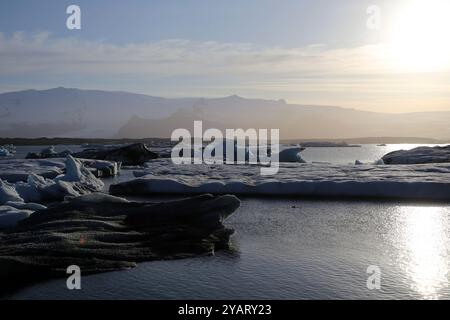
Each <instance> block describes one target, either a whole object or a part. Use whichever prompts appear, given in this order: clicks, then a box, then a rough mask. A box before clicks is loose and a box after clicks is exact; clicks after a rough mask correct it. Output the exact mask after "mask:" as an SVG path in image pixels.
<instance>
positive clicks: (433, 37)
mask: <svg viewBox="0 0 450 320" xmlns="http://www.w3.org/2000/svg"><path fill="white" fill-rule="evenodd" d="M389 34H390V36H389V38H390V39H389V42H390V48H391V50H392V56H393V58H394V64H395V65H396V67H397V68H400V69H402V70H404V71H418V72H421V71H425V72H428V71H444V70H446V69H447V68H448V67H450V0H409V1H407V2H406V4H405V6H404V7H402V8H400V10H399V11H398V14H397V16H396V17H395V18H394V23H393V24H392V26H391V29H390V30H389Z"/></svg>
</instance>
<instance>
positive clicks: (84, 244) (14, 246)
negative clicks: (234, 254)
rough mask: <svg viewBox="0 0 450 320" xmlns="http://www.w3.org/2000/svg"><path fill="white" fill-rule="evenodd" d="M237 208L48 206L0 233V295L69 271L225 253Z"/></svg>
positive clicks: (227, 200) (218, 199)
mask: <svg viewBox="0 0 450 320" xmlns="http://www.w3.org/2000/svg"><path fill="white" fill-rule="evenodd" d="M239 206H240V201H239V199H238V198H236V197H235V196H232V195H224V196H212V195H201V196H198V197H193V198H187V199H182V200H177V201H170V202H162V203H156V204H155V203H148V202H144V203H142V202H108V201H107V202H101V203H87V202H80V201H76V200H74V201H71V202H63V203H60V204H56V205H53V206H51V207H49V208H48V209H46V210H41V211H37V212H35V213H34V214H32V215H31V216H30V217H29V218H27V219H26V220H23V221H22V222H21V223H20V224H19V225H18V226H17V227H16V228H14V229H9V230H8V231H5V232H2V233H0V243H1V246H0V283H1V286H0V293H6V292H9V291H11V290H14V289H16V288H18V287H20V286H24V285H26V284H29V283H31V282H35V281H38V280H45V279H48V278H53V277H67V276H68V275H67V273H66V270H67V268H68V267H69V266H70V265H77V266H79V267H80V269H81V272H82V274H93V273H99V272H107V271H113V270H122V269H127V268H131V267H134V266H136V263H138V262H143V261H152V260H167V259H181V258H189V257H194V256H198V255H205V254H212V253H213V252H214V251H215V250H220V249H228V245H229V237H230V235H232V234H233V232H234V230H231V229H227V228H226V227H225V226H224V225H223V224H222V221H223V220H224V219H225V218H226V217H228V216H229V215H230V214H232V213H233V212H234V211H235V210H236V209H237V208H238V207H239Z"/></svg>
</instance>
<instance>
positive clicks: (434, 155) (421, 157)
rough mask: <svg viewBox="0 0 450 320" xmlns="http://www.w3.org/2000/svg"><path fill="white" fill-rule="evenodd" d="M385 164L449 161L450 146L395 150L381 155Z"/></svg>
mask: <svg viewBox="0 0 450 320" xmlns="http://www.w3.org/2000/svg"><path fill="white" fill-rule="evenodd" d="M383 161H384V162H385V163H386V164H423V163H450V146H443V147H441V146H436V147H418V148H414V149H411V150H397V151H393V152H390V153H388V154H386V155H385V156H384V157H383Z"/></svg>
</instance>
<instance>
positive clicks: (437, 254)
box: [395, 206, 448, 299]
mask: <svg viewBox="0 0 450 320" xmlns="http://www.w3.org/2000/svg"><path fill="white" fill-rule="evenodd" d="M398 210H399V215H398V220H397V230H398V233H397V236H398V239H395V240H397V241H400V242H401V244H399V249H400V250H401V251H400V255H399V260H400V261H399V263H400V265H401V266H402V267H403V268H404V270H405V272H406V274H407V275H408V276H409V277H410V279H411V289H412V290H414V291H416V292H417V293H418V294H420V295H421V296H422V297H423V298H424V299H438V298H439V297H440V296H441V295H440V291H441V290H442V289H444V288H447V287H448V253H447V239H448V230H447V226H448V213H447V212H446V210H444V209H443V208H442V207H431V206H430V207H426V206H425V207H420V206H417V207H414V206H401V207H399V208H398Z"/></svg>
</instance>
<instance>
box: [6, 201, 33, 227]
mask: <svg viewBox="0 0 450 320" xmlns="http://www.w3.org/2000/svg"><path fill="white" fill-rule="evenodd" d="M32 213H33V211H31V210H18V209H16V208H13V207H11V206H0V229H6V228H13V227H15V226H16V225H17V224H18V223H19V221H22V220H23V219H26V218H28V217H29V216H30V215H31V214H32Z"/></svg>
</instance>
